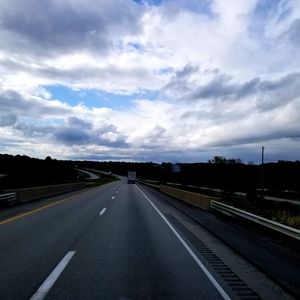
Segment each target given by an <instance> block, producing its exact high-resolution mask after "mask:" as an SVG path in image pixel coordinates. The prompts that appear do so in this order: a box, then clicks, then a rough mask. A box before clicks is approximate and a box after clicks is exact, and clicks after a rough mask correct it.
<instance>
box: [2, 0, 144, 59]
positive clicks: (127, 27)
mask: <svg viewBox="0 0 300 300" xmlns="http://www.w3.org/2000/svg"><path fill="white" fill-rule="evenodd" d="M33 7H34V14H35V16H34V17H33V15H32V8H33ZM0 11H1V13H0V19H1V29H2V30H1V38H2V41H5V42H6V44H7V46H6V47H7V48H8V47H9V50H11V51H12V53H19V51H20V49H22V55H24V51H26V52H27V54H28V55H32V54H37V55H41V56H48V55H56V54H57V53H60V52H64V53H66V52H74V51H77V50H80V51H85V50H89V51H93V52H98V53H99V52H100V53H106V52H107V51H108V50H109V49H110V48H111V47H113V40H112V37H113V36H114V35H115V34H123V33H126V34H133V33H134V34H135V33H137V32H139V30H140V27H139V17H140V14H141V13H142V10H141V9H140V7H139V6H138V5H135V4H134V2H131V1H124V0H114V1H109V2H108V1H94V0H87V1H78V0H76V1H63V2H60V1H53V0H46V1H43V2H41V1H38V0H26V1H22V2H20V1H17V0H12V1H10V2H9V3H8V2H1V5H0Z"/></svg>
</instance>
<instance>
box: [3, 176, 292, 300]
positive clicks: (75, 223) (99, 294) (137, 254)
mask: <svg viewBox="0 0 300 300" xmlns="http://www.w3.org/2000/svg"><path fill="white" fill-rule="evenodd" d="M176 218H177V219H176ZM172 220H173V221H172ZM174 220H175V221H174ZM178 220H179V221H178ZM184 220H185V219H184V218H183V217H182V216H181V215H180V213H178V212H176V210H175V209H174V208H172V207H171V206H169V205H168V204H167V203H162V201H161V200H160V199H158V198H157V197H155V196H154V194H151V193H149V191H148V190H147V189H145V188H144V187H143V186H140V185H135V184H127V183H126V181H125V179H121V181H117V182H113V183H110V184H107V185H104V186H100V187H96V188H92V189H89V190H83V191H80V192H76V193H71V194H66V195H60V196H57V197H52V198H50V199H46V200H43V201H38V202H33V203H30V204H27V205H23V206H20V207H15V208H11V209H7V210H3V211H1V212H0V249H1V251H0V266H1V267H0V299H2V300H6V299H35V300H37V299H162V298H163V299H259V298H258V296H257V295H256V294H255V293H254V292H253V291H252V290H251V289H249V288H248V287H247V285H245V283H244V282H243V281H241V280H240V279H239V278H238V277H237V276H236V275H235V274H234V273H233V272H229V271H227V270H228V268H227V267H226V266H225V265H223V263H222V262H221V261H220V260H218V259H215V260H214V265H215V268H218V269H219V270H220V272H221V271H222V272H223V273H224V272H225V271H226V272H227V275H226V274H225V275H224V276H227V281H226V280H224V277H223V279H222V278H221V277H220V276H219V275H218V274H217V273H216V272H214V270H213V268H212V267H211V266H209V265H208V264H207V262H206V261H204V260H203V257H204V256H205V255H206V256H207V257H210V258H212V257H213V256H214V253H212V252H210V250H209V249H208V248H206V246H205V245H202V255H200V254H199V253H200V252H199V251H200V250H199V247H198V248H197V247H196V246H197V239H196V242H194V243H193V242H192V239H191V238H188V236H192V234H191V232H190V231H189V230H187V229H186V228H187V227H185V225H186V224H185V223H184V222H187V223H188V221H184ZM176 224H177V225H176ZM178 224H179V225H178ZM175 225H176V226H175ZM186 226H187V225H186ZM193 226H194V225H193ZM181 227H182V228H185V229H182V230H179V229H178V228H181ZM190 228H192V227H190ZM195 228H196V227H195ZM195 230H196V231H197V228H196V229H195ZM199 230H200V229H199ZM185 232H187V234H185ZM205 234H206V233H205ZM194 240H195V238H194ZM214 243H215V244H216V243H217V242H214ZM199 244H201V243H200V241H198V245H199ZM197 249H198V250H197ZM249 272H250V271H249ZM255 274H256V273H255ZM257 276H258V275H257ZM228 278H229V279H230V278H231V282H230V281H229V279H228ZM258 278H259V277H258ZM225 279H226V278H225ZM266 280H267V279H266ZM228 282H229V284H228ZM230 284H231V287H232V286H236V289H235V293H234V290H232V289H231V288H230V286H229V285H230ZM261 284H262V282H260V285H261ZM266 288H267V284H266ZM274 291H276V293H279V294H278V299H291V298H289V297H288V296H286V295H284V294H280V293H283V292H282V291H281V290H280V289H279V288H278V287H276V288H273V287H272V286H271V287H270V293H272V292H274ZM269 295H270V294H269ZM247 297H248V298H247ZM270 299H271V298H270ZM272 299H276V297H272Z"/></svg>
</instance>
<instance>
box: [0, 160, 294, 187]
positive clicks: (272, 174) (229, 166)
mask: <svg viewBox="0 0 300 300" xmlns="http://www.w3.org/2000/svg"><path fill="white" fill-rule="evenodd" d="M76 167H78V168H89V169H97V170H102V171H107V172H112V173H115V174H120V175H124V176H126V175H127V172H128V171H129V170H132V171H136V172H137V176H138V177H139V178H142V179H148V180H155V181H160V182H161V183H165V182H173V183H181V184H185V185H197V186H203V187H211V188H218V189H223V190H228V191H230V190H232V191H251V190H255V189H259V188H260V187H261V179H262V177H261V171H262V168H261V166H260V165H254V164H243V163H242V162H241V161H240V160H239V159H226V158H224V157H222V156H218V157H214V158H213V159H212V160H210V161H209V162H207V163H178V164H172V163H162V164H157V163H152V162H147V163H132V162H112V161H108V162H97V161H64V160H55V159H52V158H51V157H46V159H37V158H30V157H28V156H20V155H16V156H13V155H7V154H4V155H1V154H0V190H1V189H5V188H16V187H28V186H39V185H47V184H58V183H67V182H74V181H76V180H78V178H77V176H78V173H77V170H76ZM299 178H300V161H294V162H291V161H279V162H277V163H267V164H264V167H263V181H264V188H265V189H271V190H277V191H283V190H293V191H300V185H299Z"/></svg>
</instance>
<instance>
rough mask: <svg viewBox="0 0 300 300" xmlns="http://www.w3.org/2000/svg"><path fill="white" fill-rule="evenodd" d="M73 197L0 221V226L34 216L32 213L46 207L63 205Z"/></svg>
mask: <svg viewBox="0 0 300 300" xmlns="http://www.w3.org/2000/svg"><path fill="white" fill-rule="evenodd" d="M75 196H77V195H74V196H71V197H68V198H65V199H62V200H59V201H56V202H53V203H50V204H47V205H44V206H42V207H39V208H36V209H34V210H31V211H29V212H26V213H23V214H20V215H17V216H14V217H11V218H9V219H6V220H4V221H0V225H3V224H7V223H10V222H12V221H15V220H18V219H21V218H23V217H26V216H29V215H32V214H34V213H36V212H38V211H41V210H43V209H46V208H48V207H51V206H54V205H57V204H59V203H63V202H65V201H67V200H70V199H72V198H74V197H75Z"/></svg>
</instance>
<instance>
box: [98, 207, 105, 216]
mask: <svg viewBox="0 0 300 300" xmlns="http://www.w3.org/2000/svg"><path fill="white" fill-rule="evenodd" d="M105 211H106V207H103V208H102V209H101V211H100V212H99V216H102V215H103V214H104V213H105Z"/></svg>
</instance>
